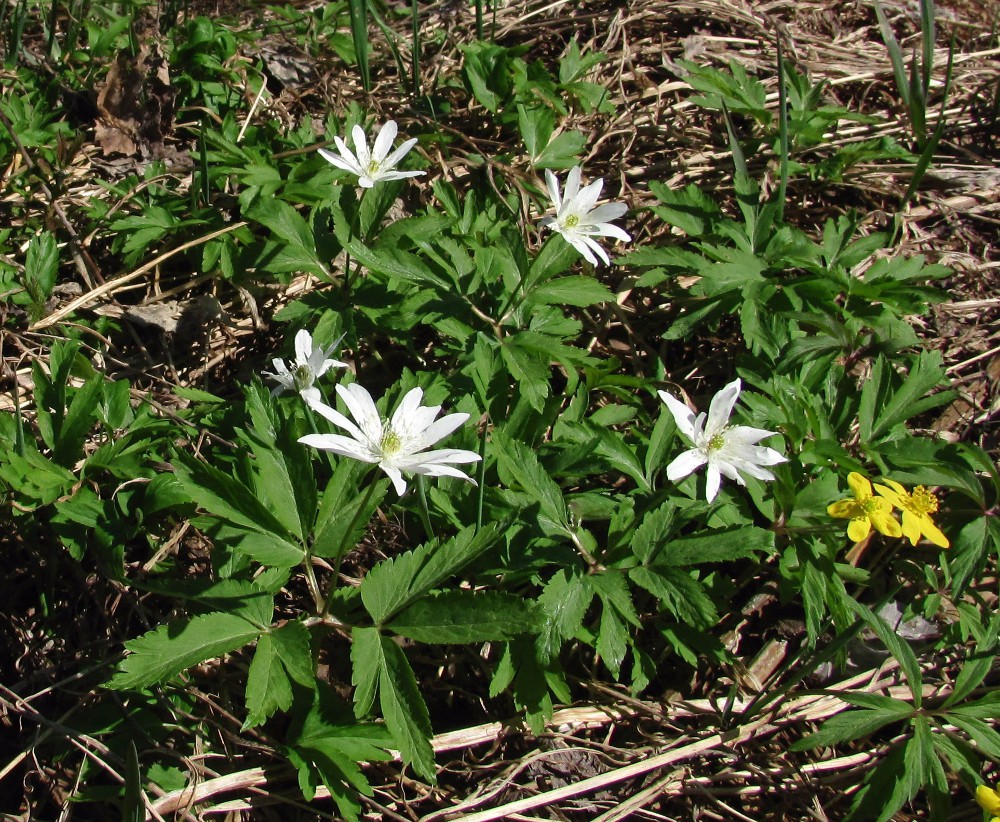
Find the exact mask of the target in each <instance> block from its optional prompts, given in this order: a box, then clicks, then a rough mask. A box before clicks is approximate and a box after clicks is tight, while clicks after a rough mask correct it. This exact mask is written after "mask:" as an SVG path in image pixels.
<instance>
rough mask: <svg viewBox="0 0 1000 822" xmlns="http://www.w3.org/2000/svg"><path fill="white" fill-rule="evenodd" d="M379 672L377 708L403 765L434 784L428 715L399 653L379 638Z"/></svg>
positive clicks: (434, 774) (434, 772) (407, 667)
mask: <svg viewBox="0 0 1000 822" xmlns="http://www.w3.org/2000/svg"><path fill="white" fill-rule="evenodd" d="M380 642H381V646H382V670H381V673H380V675H379V704H380V706H381V708H382V716H383V717H385V724H386V727H387V728H388V729H389V733H390V734H391V735H392V739H393V742H394V743H395V744H396V747H397V748H398V749H399V752H400V754H402V757H403V761H404V762H406V763H407V764H408V765H410V766H411V767H412V768H413V770H414V771H416V773H417V775H418V776H420V777H422V778H423V779H425V780H426V781H428V782H430V783H431V784H435V783H436V782H437V772H436V769H435V765H434V750H433V749H432V748H431V737H432V736H433V734H434V731H433V729H432V728H431V719H430V714H429V713H428V712H427V703H425V702H424V698H423V697H422V696H421V695H420V688H419V687H418V685H417V679H416V677H415V676H414V675H413V669H412V668H411V667H410V663H409V662H407V661H406V657H405V656H404V655H403V650H402V648H400V647H399V646H398V645H397V644H396V643H395V642H393V641H392V640H391V639H390V638H389V637H380Z"/></svg>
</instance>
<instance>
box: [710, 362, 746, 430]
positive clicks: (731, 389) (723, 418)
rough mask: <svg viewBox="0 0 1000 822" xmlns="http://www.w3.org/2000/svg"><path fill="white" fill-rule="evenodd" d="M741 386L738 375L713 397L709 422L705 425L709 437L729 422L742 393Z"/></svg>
mask: <svg viewBox="0 0 1000 822" xmlns="http://www.w3.org/2000/svg"><path fill="white" fill-rule="evenodd" d="M740 386H741V383H740V379H739V377H737V378H736V379H735V380H733V381H732V382H731V383H729V384H728V385H727V386H725V387H724V388H723V389H722V390H721V391H720V392H719V393H718V394H716V395H715V396H714V397H712V404H711V405H709V406H708V424H707V425H706V426H705V436H706V437H708V438H709V439H711V438H712V437H714V436H715V435H716V434H718V433H719V432H720V431H721V430H722V429H723V428H725V427H726V423H728V422H729V418H730V417H731V416H732V414H733V406H734V405H736V400H737V398H738V397H739V395H740Z"/></svg>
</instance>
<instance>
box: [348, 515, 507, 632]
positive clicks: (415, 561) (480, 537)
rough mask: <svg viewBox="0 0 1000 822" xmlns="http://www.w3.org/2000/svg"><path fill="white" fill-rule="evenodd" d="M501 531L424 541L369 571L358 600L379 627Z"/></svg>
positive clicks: (463, 533)
mask: <svg viewBox="0 0 1000 822" xmlns="http://www.w3.org/2000/svg"><path fill="white" fill-rule="evenodd" d="M500 532H501V529H500V528H498V527H497V525H495V524H494V525H488V526H486V527H484V528H481V529H479V531H478V532H477V531H476V529H475V528H474V527H473V526H470V527H468V528H465V529H463V530H462V531H459V533H457V534H456V535H455V536H454V537H452V538H451V539H448V540H446V541H445V542H442V543H438V542H428V543H426V544H424V545H421V546H420V547H418V548H415V549H413V550H412V551H407V552H406V553H404V554H400V555H399V556H396V557H393V558H391V559H387V560H385V561H383V562H380V563H379V564H378V565H376V566H375V567H374V568H372V569H371V570H370V571H369V572H368V574H367V575H366V576H365V578H364V580H363V581H362V583H361V600H362V602H364V605H365V610H367V611H368V613H369V615H370V616H371V618H372V619H373V620H374V621H375V622H377V623H379V624H381V623H383V622H385V621H386V620H388V619H390V618H391V617H392V616H393V615H395V614H397V613H399V612H400V611H401V610H402V609H403V608H405V607H407V606H408V605H409V604H411V603H412V602H415V601H416V600H417V599H419V598H420V597H422V596H423V595H424V594H426V593H427V592H428V591H430V590H431V589H432V588H435V587H437V586H438V585H440V584H441V583H442V582H443V581H444V580H446V579H447V578H448V577H450V576H452V575H454V574H456V573H458V572H459V571H460V570H462V568H464V567H465V566H466V565H467V564H468V563H470V562H472V560H474V559H476V557H478V556H479V555H480V554H482V553H483V552H484V551H486V550H487V549H489V548H490V547H491V546H492V545H493V544H494V543H495V542H496V540H497V539H498V538H499V536H500Z"/></svg>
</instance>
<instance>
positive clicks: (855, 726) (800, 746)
mask: <svg viewBox="0 0 1000 822" xmlns="http://www.w3.org/2000/svg"><path fill="white" fill-rule="evenodd" d="M838 696H839V694H838ZM906 708H907V711H906V713H905V714H904V713H902V712H900V711H885V710H877V711H875V710H868V709H863V710H857V711H845V712H844V713H841V714H837V715H836V716H831V717H830V718H829V719H828V720H826V722H824V723H823V725H822V726H821V727H820V729H819V730H818V731H816V733H814V734H809V736H807V737H804V738H803V739H799V740H797V741H795V742H794V743H792V746H791V749H792V750H793V751H807V750H810V749H811V748H825V747H828V746H830V745H839V744H840V743H841V742H853V741H855V740H861V739H864V738H865V737H867V736H869V735H871V734H873V733H875V731H877V730H879V729H880V728H884V727H885V726H886V725H891V724H892V723H894V722H901V721H903V720H904V719H906V718H907V717H909V716H911V715H912V713H913V710H912V707H911V706H909V705H907V706H906Z"/></svg>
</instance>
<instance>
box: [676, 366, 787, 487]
mask: <svg viewBox="0 0 1000 822" xmlns="http://www.w3.org/2000/svg"><path fill="white" fill-rule="evenodd" d="M659 393H660V399H662V400H663V401H664V402H665V403H666V404H667V408H669V409H670V413H671V414H673V415H674V420H675V421H676V422H677V427H678V429H680V432H681V434H683V435H684V437H685V438H686V439H687V440H689V441H690V442H691V444H692V445H694V448H692V449H691V450H690V451H685V452H684V453H683V454H681V455H680V456H678V457H677V458H675V459H674V461H673V462H671V463H670V465H668V466H667V478H668V479H669V480H670V481H671V482H677V481H678V480H680V479H683V478H684V477H686V476H687V475H688V474H690V473H691V472H693V471H695V470H697V469H698V468H700V467H701V466H702V465H705V463H708V483H707V486H706V488H705V497H706V499H708V501H709V502H711V501H712V500H713V499H715V495H716V494H717V493H719V485H720V483H721V481H722V476H721V475H722V474H725V475H726V476H727V477H729V479H731V480H736V482H738V483H739V484H740V485H746V481H745V480H744V479H743V477H742V476H741V473H742V474H748V475H750V476H751V477H756V478H757V479H759V480H773V479H774V474H772V473H771V472H770V471H768V470H767V469H766V468H763V467H762V466H765V465H777V464H778V463H781V462H788V460H787V459H786V458H785V457H783V456H781V454H779V453H778V452H777V451H775V450H774V449H773V448H765V447H764V446H760V445H755V443H757V442H759V441H760V440H762V439H764V437H769V436H771V435H772V434H774V433H776V432H774V431H765V430H763V429H762V428H750V427H749V426H746V425H729V417H730V415H731V414H732V413H733V406H734V405H736V399H737V397H739V395H740V381H739V380H738V379H736V380H733V381H732V382H731V383H729V385H727V386H726V387H725V388H723V389H722V390H721V391H720V392H719V393H718V394H716V395H715V396H714V397H713V398H712V404H711V405H709V407H708V416H707V419H706V416H705V413H704V412H702V413H700V414H698V415H697V416H695V412H694V411H692V410H691V409H690V408H688V407H687V406H686V405H685V404H684V403H682V402H680V401H679V400H677V399H676V398H674V397H673V396H671V395H670V394H668V393H667V392H666V391H660V392H659Z"/></svg>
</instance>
